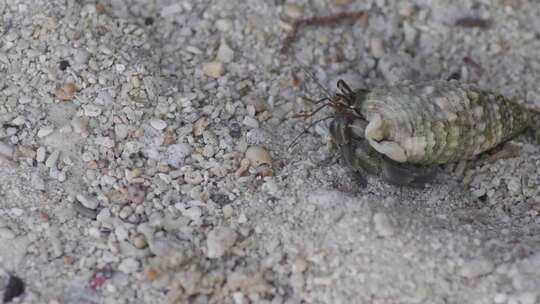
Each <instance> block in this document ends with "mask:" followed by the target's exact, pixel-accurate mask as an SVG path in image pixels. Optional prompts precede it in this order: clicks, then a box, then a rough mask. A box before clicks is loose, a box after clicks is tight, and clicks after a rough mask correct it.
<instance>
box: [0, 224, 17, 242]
mask: <svg viewBox="0 0 540 304" xmlns="http://www.w3.org/2000/svg"><path fill="white" fill-rule="evenodd" d="M14 238H15V233H14V232H13V231H12V230H11V229H9V228H8V227H1V228H0V239H2V240H12V239H14Z"/></svg>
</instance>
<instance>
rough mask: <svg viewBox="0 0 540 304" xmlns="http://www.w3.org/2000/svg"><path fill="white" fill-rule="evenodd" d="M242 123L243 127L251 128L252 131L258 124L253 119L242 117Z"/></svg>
mask: <svg viewBox="0 0 540 304" xmlns="http://www.w3.org/2000/svg"><path fill="white" fill-rule="evenodd" d="M242 123H243V124H244V125H245V126H248V127H250V128H252V129H256V128H258V127H259V122H258V121H257V120H256V119H255V118H253V117H251V116H246V117H244V120H243V121H242Z"/></svg>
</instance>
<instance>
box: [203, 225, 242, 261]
mask: <svg viewBox="0 0 540 304" xmlns="http://www.w3.org/2000/svg"><path fill="white" fill-rule="evenodd" d="M236 238H237V235H236V232H235V231H234V230H233V229H231V228H229V227H216V228H214V229H213V230H212V231H210V232H209V233H208V236H207V239H206V246H207V249H208V251H207V256H208V257H209V258H211V259H215V258H219V257H222V256H223V255H225V253H227V252H228V251H229V250H230V249H231V248H232V247H233V246H234V244H235V243H236Z"/></svg>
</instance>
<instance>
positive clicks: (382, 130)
mask: <svg viewBox="0 0 540 304" xmlns="http://www.w3.org/2000/svg"><path fill="white" fill-rule="evenodd" d="M387 133H388V127H387V126H386V124H385V122H384V120H383V119H382V117H381V115H380V114H375V115H373V117H371V119H370V120H369V123H368V125H367V126H366V131H365V136H366V138H367V140H368V141H369V144H370V145H371V146H372V147H373V149H375V150H377V152H379V153H381V154H384V155H386V156H387V157H388V158H390V159H391V160H393V161H396V162H398V163H404V162H406V161H407V154H406V153H405V149H403V147H402V146H401V145H399V144H398V143H397V142H394V141H388V140H384V139H385V138H386V137H387V135H388V134H387Z"/></svg>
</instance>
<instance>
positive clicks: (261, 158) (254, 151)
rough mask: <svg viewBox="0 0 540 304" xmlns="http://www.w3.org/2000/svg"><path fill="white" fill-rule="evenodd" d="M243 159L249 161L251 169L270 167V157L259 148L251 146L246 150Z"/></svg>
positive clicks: (262, 148)
mask: <svg viewBox="0 0 540 304" xmlns="http://www.w3.org/2000/svg"><path fill="white" fill-rule="evenodd" d="M245 158H246V159H247V160H249V162H250V164H251V166H252V167H258V166H260V165H262V164H267V165H271V164H272V157H271V156H270V153H268V151H267V150H266V149H265V148H264V147H261V146H251V147H249V148H248V149H247V150H246V154H245Z"/></svg>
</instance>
